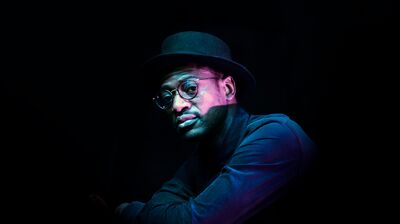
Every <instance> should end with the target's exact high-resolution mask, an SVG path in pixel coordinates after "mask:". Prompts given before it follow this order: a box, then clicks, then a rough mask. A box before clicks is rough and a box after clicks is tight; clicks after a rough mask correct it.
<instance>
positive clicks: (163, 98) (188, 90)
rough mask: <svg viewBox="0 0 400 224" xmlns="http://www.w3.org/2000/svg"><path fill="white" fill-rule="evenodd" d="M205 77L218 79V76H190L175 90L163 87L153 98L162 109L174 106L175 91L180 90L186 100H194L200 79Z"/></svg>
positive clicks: (179, 92) (181, 95) (180, 94)
mask: <svg viewBox="0 0 400 224" xmlns="http://www.w3.org/2000/svg"><path fill="white" fill-rule="evenodd" d="M205 79H218V78H216V77H212V78H189V79H186V80H184V81H182V82H181V83H179V85H178V87H177V88H176V89H173V90H167V89H161V90H160V91H159V92H158V93H157V95H156V96H155V97H154V98H153V101H154V103H155V104H156V105H157V107H159V108H160V109H161V110H168V109H170V108H171V106H172V101H173V100H174V94H175V92H178V94H179V96H180V97H181V98H183V99H185V100H192V99H194V98H195V97H196V96H197V93H198V90H199V85H198V83H197V82H198V81H199V80H205Z"/></svg>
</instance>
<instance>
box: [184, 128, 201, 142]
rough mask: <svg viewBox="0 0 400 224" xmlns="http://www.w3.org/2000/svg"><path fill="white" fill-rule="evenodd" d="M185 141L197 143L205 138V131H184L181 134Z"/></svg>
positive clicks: (196, 129)
mask: <svg viewBox="0 0 400 224" xmlns="http://www.w3.org/2000/svg"><path fill="white" fill-rule="evenodd" d="M180 135H181V136H182V138H183V139H185V140H189V141H197V140H200V139H202V138H203V136H204V130H201V129H198V128H195V129H190V130H187V131H182V132H181V133H180Z"/></svg>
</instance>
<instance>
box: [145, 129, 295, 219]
mask: <svg viewBox="0 0 400 224" xmlns="http://www.w3.org/2000/svg"><path fill="white" fill-rule="evenodd" d="M298 138H299V137H298V136H297V135H296V132H294V131H293V130H292V129H291V128H289V127H288V126H287V125H285V124H282V123H269V124H266V125H259V126H256V127H255V128H253V129H252V131H251V132H250V133H249V134H248V135H247V136H246V137H245V138H244V140H243V141H242V143H241V144H240V146H239V147H238V148H237V149H236V150H235V153H234V154H233V156H232V157H231V159H230V160H229V161H228V163H227V164H226V165H225V166H224V167H223V168H222V169H221V171H220V173H219V174H218V175H217V177H216V178H215V179H214V181H213V182H211V184H210V185H209V186H208V187H207V188H205V190H203V191H202V192H201V193H200V194H198V195H197V196H193V194H192V193H191V191H190V188H189V187H188V185H186V184H184V183H183V182H181V181H180V180H179V178H178V179H173V180H171V181H169V182H167V183H166V184H165V185H164V186H163V187H162V188H161V189H160V191H158V192H157V193H156V194H155V195H154V196H153V197H152V199H151V200H150V201H149V202H148V203H146V205H145V206H144V208H143V209H142V211H141V212H140V214H139V219H138V220H139V221H140V222H141V223H240V222H242V221H244V220H246V219H247V218H249V217H250V216H252V215H253V214H255V213H256V212H257V211H259V210H260V209H261V208H263V207H265V206H268V205H269V204H271V203H272V202H274V201H275V200H276V199H277V198H278V197H279V196H280V193H281V191H282V190H283V189H284V188H285V186H287V185H288V183H289V182H290V181H291V180H293V179H295V178H296V177H297V176H298V174H299V172H300V160H301V157H302V155H301V154H302V153H301V151H302V149H301V147H302V146H301V145H302V144H301V141H299V139H298Z"/></svg>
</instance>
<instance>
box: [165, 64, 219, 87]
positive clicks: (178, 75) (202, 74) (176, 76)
mask: <svg viewBox="0 0 400 224" xmlns="http://www.w3.org/2000/svg"><path fill="white" fill-rule="evenodd" d="M215 76H216V74H215V72H214V71H213V70H212V69H211V68H208V67H194V66H187V67H183V68H180V69H177V70H175V71H173V72H171V73H168V74H167V75H166V76H165V77H164V79H163V81H162V82H161V86H162V87H172V86H175V85H177V84H179V83H180V82H181V81H182V80H185V79H188V78H212V77H215Z"/></svg>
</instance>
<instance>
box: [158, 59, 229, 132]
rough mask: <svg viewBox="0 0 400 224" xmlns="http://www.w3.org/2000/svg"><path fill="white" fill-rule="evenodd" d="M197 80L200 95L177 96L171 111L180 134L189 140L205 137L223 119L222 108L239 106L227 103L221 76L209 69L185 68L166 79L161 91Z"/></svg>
mask: <svg viewBox="0 0 400 224" xmlns="http://www.w3.org/2000/svg"><path fill="white" fill-rule="evenodd" d="M190 78H194V79H195V78H199V79H200V80H197V81H196V83H197V87H198V92H197V95H196V96H195V97H194V98H193V99H190V100H188V99H184V98H182V97H181V96H180V95H179V94H178V93H176V94H175V95H174V99H173V103H172V108H171V110H169V111H168V114H169V115H170V116H171V118H172V121H173V123H174V126H175V127H176V128H177V131H178V132H179V133H181V134H182V135H183V136H184V137H186V138H196V137H200V136H203V135H204V134H206V133H207V132H209V131H210V130H211V129H213V128H214V127H215V125H217V124H218V123H219V122H218V121H221V120H222V119H224V114H225V109H224V107H223V106H225V105H228V104H231V103H236V101H235V100H234V101H230V100H228V98H227V96H226V94H225V92H226V86H225V83H226V82H225V81H226V80H224V79H222V74H220V73H216V72H214V71H213V70H212V69H210V68H207V67H201V68H199V67H193V66H192V67H186V68H183V69H181V70H178V71H175V72H173V73H170V74H168V75H167V76H166V79H165V80H164V82H163V84H162V88H166V89H176V88H177V87H178V86H179V85H180V84H181V83H182V81H184V80H187V79H190Z"/></svg>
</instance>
